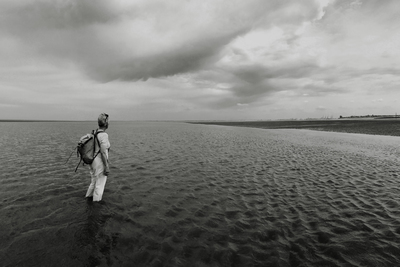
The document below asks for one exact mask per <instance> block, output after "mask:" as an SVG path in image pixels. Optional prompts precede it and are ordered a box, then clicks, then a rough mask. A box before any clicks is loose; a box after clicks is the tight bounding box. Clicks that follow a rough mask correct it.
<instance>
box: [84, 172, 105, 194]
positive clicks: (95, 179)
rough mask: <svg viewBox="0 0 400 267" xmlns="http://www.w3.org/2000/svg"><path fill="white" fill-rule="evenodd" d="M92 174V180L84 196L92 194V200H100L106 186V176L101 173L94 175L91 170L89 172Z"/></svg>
mask: <svg viewBox="0 0 400 267" xmlns="http://www.w3.org/2000/svg"><path fill="white" fill-rule="evenodd" d="M90 175H91V176H92V181H91V183H90V185H89V188H88V190H87V192H86V197H91V196H93V201H100V200H101V198H102V197H103V192H104V187H105V186H106V181H107V176H105V175H104V174H103V173H99V174H98V175H94V174H93V173H92V172H91V173H90Z"/></svg>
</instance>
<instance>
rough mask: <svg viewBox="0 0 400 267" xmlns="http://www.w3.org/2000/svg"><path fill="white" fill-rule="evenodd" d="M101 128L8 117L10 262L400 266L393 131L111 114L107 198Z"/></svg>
mask: <svg viewBox="0 0 400 267" xmlns="http://www.w3.org/2000/svg"><path fill="white" fill-rule="evenodd" d="M95 128H96V124H95V123H94V122H93V123H92V122H0V133H1V134H0V146H1V149H2V153H1V155H0V162H1V165H0V166H1V168H0V266H400V256H399V255H400V206H399V205H400V186H399V183H400V181H399V161H398V156H399V153H398V151H397V150H398V149H397V143H398V141H397V140H398V139H396V137H382V136H365V135H349V134H335V133H329V134H328V133H321V132H318V133H315V132H311V131H302V130H262V129H251V128H235V127H223V126H207V125H191V124H185V123H173V122H125V123H123V122H111V123H110V128H109V130H108V133H109V136H110V142H111V151H110V160H111V163H112V168H111V174H110V176H109V178H108V181H107V184H106V189H105V192H104V195H103V202H102V203H101V204H98V203H92V202H91V201H88V200H86V199H85V198H84V195H85V193H86V190H87V187H88V185H89V183H90V175H89V171H88V166H81V167H80V168H79V169H78V171H77V172H76V173H75V172H74V169H75V167H76V164H77V163H78V158H76V154H73V156H72V157H71V159H70V160H69V162H68V163H66V160H67V159H68V157H69V155H70V153H71V152H72V151H73V149H74V148H75V146H76V144H77V141H78V140H79V138H80V137H81V136H82V135H84V134H86V133H88V132H90V131H91V130H92V129H95Z"/></svg>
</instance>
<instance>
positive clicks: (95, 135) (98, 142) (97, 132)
mask: <svg viewBox="0 0 400 267" xmlns="http://www.w3.org/2000/svg"><path fill="white" fill-rule="evenodd" d="M99 133H105V131H103V130H100V131H99V130H97V131H96V132H94V131H93V135H94V139H95V140H96V141H97V144H98V145H99V151H98V152H97V154H96V155H95V156H94V157H93V159H95V158H96V157H97V155H98V154H100V152H101V147H100V141H99V139H98V138H97V135H98V134H99ZM94 153H96V146H95V145H94V146H93V155H94Z"/></svg>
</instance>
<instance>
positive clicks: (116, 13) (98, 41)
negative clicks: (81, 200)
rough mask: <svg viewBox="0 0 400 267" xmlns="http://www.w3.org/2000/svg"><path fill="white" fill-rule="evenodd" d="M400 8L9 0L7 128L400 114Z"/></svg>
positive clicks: (2, 75) (1, 53)
mask: <svg viewBox="0 0 400 267" xmlns="http://www.w3.org/2000/svg"><path fill="white" fill-rule="evenodd" d="M399 14H400V2H399V1H398V0H393V1H391V0H385V1H377V0H357V1H350V0H338V1H329V0H314V1H313V0H292V1H289V0H246V1H243V0H176V1H165V0H125V1H123V0H113V1H111V0H96V1H93V0H64V1H61V0H57V1H56V0H47V1H46V0H40V1H39V0H18V1H15V0H2V1H0V96H1V97H0V119H60V120H91V119H96V118H97V116H98V114H99V113H101V112H107V113H109V114H110V119H115V120H199V119H206V120H207V119H213V120H214V119H215V120H259V119H288V118H299V119H300V118H320V117H331V116H333V117H339V116H340V115H342V116H350V115H367V114H396V113H399V114H400V106H399V100H398V99H399V96H400V91H399V90H400V66H399V64H400V16H399Z"/></svg>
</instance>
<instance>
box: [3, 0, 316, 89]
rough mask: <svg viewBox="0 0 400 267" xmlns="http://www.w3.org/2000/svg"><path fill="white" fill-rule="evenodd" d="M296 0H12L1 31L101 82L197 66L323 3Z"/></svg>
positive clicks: (312, 11) (6, 3) (294, 20)
mask: <svg viewBox="0 0 400 267" xmlns="http://www.w3.org/2000/svg"><path fill="white" fill-rule="evenodd" d="M306 3H312V1H308V0H303V1H301V3H298V2H294V3H293V2H290V1H268V2H266V1H259V0H252V1H248V2H246V3H242V2H240V1H227V2H224V1H215V2H214V1H213V2H212V5H211V4H207V3H202V2H201V1H200V2H196V1H189V2H179V3H170V5H167V4H166V3H165V2H163V1H131V2H130V1H112V2H111V1H105V0H99V1H88V0H84V1H74V0H71V1H4V2H2V3H0V9H1V13H2V16H1V18H0V22H1V23H0V29H1V31H2V32H3V33H4V34H6V35H7V36H9V37H10V38H15V39H16V40H19V41H20V42H21V43H23V44H25V45H26V46H27V49H29V50H31V53H33V54H35V53H38V55H39V56H41V57H43V58H47V60H49V61H51V62H53V64H60V63H58V62H59V61H60V59H61V60H62V61H65V62H69V63H72V64H75V65H76V66H77V67H78V68H80V69H82V70H83V71H85V72H86V73H87V74H88V75H89V76H90V77H92V78H94V79H96V80H99V81H111V80H116V79H119V80H125V81H129V80H138V79H148V78H149V77H160V76H170V75H175V74H179V73H185V72H192V71H196V70H198V69H201V68H204V67H205V66H207V65H209V64H212V63H213V62H214V61H215V60H216V59H217V58H218V56H219V53H220V51H221V49H222V48H224V46H225V45H227V44H228V43H229V42H231V41H232V40H233V39H234V38H236V37H237V36H240V35H242V34H245V33H246V32H248V31H250V30H252V29H253V28H254V27H264V26H266V25H270V23H271V22H272V21H274V22H276V21H280V20H285V19H286V21H285V23H299V22H301V21H304V20H307V19H309V18H310V17H312V16H314V15H315V12H317V5H315V4H313V5H308V6H306V5H305V4H306Z"/></svg>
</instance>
